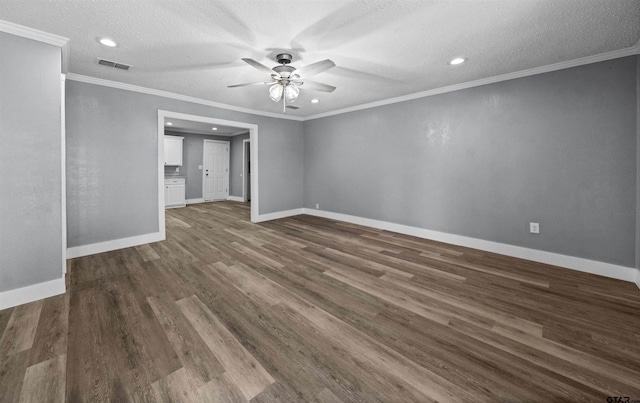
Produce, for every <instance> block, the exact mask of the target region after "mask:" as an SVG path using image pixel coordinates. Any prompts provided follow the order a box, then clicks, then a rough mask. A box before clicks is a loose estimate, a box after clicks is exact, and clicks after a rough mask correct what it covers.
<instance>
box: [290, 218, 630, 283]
mask: <svg viewBox="0 0 640 403" xmlns="http://www.w3.org/2000/svg"><path fill="white" fill-rule="evenodd" d="M302 210H303V214H308V215H313V216H317V217H324V218H329V219H332V220H339V221H346V222H349V223H352V224H358V225H364V226H367V227H372V228H378V229H382V230H387V231H392V232H398V233H400V234H405V235H412V236H415V237H418V238H424V239H431V240H434V241H439V242H445V243H449V244H453V245H459V246H465V247H468V248H474V249H480V250H484V251H487V252H493V253H499V254H501V255H507V256H512V257H517V258H520V259H527V260H532V261H534V262H539V263H546V264H550V265H554V266H560V267H565V268H568V269H573V270H578V271H582V272H586V273H591V274H597V275H599V276H605V277H611V278H615V279H618V280H624V281H629V282H634V281H635V282H636V284H638V287H640V279H639V278H638V277H637V276H640V274H638V270H636V269H635V268H633V267H625V266H619V265H615V264H610V263H604V262H598V261H596V260H589V259H583V258H579V257H574V256H567V255H561V254H559V253H552V252H545V251H541V250H536V249H529V248H524V247H521V246H514V245H508V244H504V243H499V242H492V241H486V240H483V239H477V238H470V237H466V236H461V235H454V234H448V233H446V232H438V231H431V230H428V229H424V228H417V227H411V226H408V225H402V224H395V223H392V222H387V221H379V220H373V219H370V218H363V217H356V216H352V215H348V214H340V213H332V212H330V211H322V210H314V209H310V208H304V209H302ZM291 211H293V210H291Z"/></svg>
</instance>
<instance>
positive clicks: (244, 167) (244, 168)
mask: <svg viewBox="0 0 640 403" xmlns="http://www.w3.org/2000/svg"><path fill="white" fill-rule="evenodd" d="M247 147H249V155H251V140H250V139H247V140H242V201H243V202H245V203H246V202H248V201H249V200H247V186H251V182H249V183H247V173H248V169H247V168H248V166H247ZM251 159H253V158H251Z"/></svg>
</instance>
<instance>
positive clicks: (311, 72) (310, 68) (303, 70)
mask: <svg viewBox="0 0 640 403" xmlns="http://www.w3.org/2000/svg"><path fill="white" fill-rule="evenodd" d="M335 66H336V64H335V63H334V62H332V61H331V60H329V59H325V60H322V61H319V62H315V63H311V64H308V65H306V66H302V67H300V68H299V69H296V70H295V71H294V74H297V75H299V76H300V77H304V78H307V77H311V76H315V75H316V74H319V73H322V72H323V71H327V70H329V69H330V68H332V67H335Z"/></svg>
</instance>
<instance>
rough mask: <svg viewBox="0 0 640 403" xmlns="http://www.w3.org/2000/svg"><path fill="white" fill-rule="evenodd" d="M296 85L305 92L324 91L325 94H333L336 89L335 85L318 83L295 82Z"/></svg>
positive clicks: (307, 81)
mask: <svg viewBox="0 0 640 403" xmlns="http://www.w3.org/2000/svg"><path fill="white" fill-rule="evenodd" d="M294 83H295V84H297V85H299V86H300V88H302V89H303V90H311V91H323V92H333V90H335V89H336V87H334V86H333V85H329V84H323V83H318V82H315V81H309V80H305V81H294Z"/></svg>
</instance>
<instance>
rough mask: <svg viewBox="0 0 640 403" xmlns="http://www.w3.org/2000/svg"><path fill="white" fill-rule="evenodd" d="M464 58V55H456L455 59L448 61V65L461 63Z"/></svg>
mask: <svg viewBox="0 0 640 403" xmlns="http://www.w3.org/2000/svg"><path fill="white" fill-rule="evenodd" d="M465 60H466V59H465V58H464V57H456V58H455V59H453V60H452V61H450V62H449V64H450V65H452V66H455V65H456V64H462V63H464V62H465Z"/></svg>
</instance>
